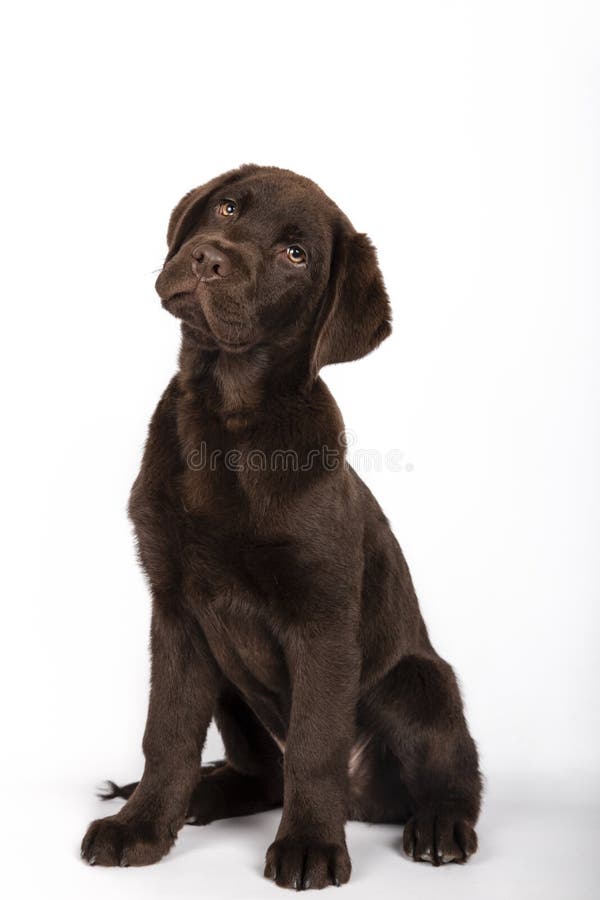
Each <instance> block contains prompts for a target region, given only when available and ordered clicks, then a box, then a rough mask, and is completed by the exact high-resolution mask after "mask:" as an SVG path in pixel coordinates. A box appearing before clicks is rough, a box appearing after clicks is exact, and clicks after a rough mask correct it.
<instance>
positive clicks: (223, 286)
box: [156, 165, 390, 376]
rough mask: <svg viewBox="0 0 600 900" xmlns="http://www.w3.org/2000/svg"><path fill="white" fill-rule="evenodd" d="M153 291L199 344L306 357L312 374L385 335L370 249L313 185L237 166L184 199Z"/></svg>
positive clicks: (270, 170) (381, 290) (282, 173)
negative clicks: (271, 350)
mask: <svg viewBox="0 0 600 900" xmlns="http://www.w3.org/2000/svg"><path fill="white" fill-rule="evenodd" d="M167 243H168V253H167V258H166V261H165V264H164V267H163V269H162V271H161V273H160V275H159V277H158V279H157V282H156V289H157V291H158V293H159V295H160V297H161V299H162V302H163V305H164V306H165V308H166V309H168V310H169V312H171V313H172V314H173V315H175V316H177V317H179V318H181V319H183V320H184V321H185V322H186V323H187V324H188V325H189V326H191V327H192V328H193V329H194V332H195V334H196V337H197V338H198V340H199V341H200V342H201V343H203V344H204V345H205V346H207V347H210V348H214V349H221V350H223V351H225V352H230V353H243V352H246V351H248V350H250V349H251V348H253V347H256V346H258V345H265V344H266V345H271V346H276V347H279V348H281V349H283V350H286V351H288V352H297V351H300V352H303V351H305V353H306V358H307V361H308V364H309V366H310V371H311V374H312V375H313V376H314V375H316V373H317V372H318V371H319V369H320V368H321V367H322V366H324V365H327V364H328V363H335V362H344V361H346V360H351V359H357V358H359V357H361V356H364V355H365V354H366V353H368V352H369V351H370V350H373V349H374V348H375V347H376V346H377V345H378V344H379V343H380V342H381V341H382V340H383V339H384V338H385V337H387V335H388V334H389V333H390V308H389V302H388V298H387V294H386V291H385V287H384V284H383V279H382V276H381V272H380V270H379V266H378V264H377V258H376V254H375V249H374V247H373V246H372V244H371V243H370V241H369V239H368V238H367V236H366V235H364V234H359V233H357V232H356V231H355V229H354V228H353V227H352V225H351V224H350V222H349V220H348V219H347V217H346V216H345V215H344V214H343V213H342V212H341V210H340V209H338V207H337V206H336V205H335V204H334V203H333V201H332V200H330V199H329V197H327V195H326V194H324V193H323V191H322V190H321V189H320V188H319V187H318V186H317V185H316V184H315V183H314V182H312V181H310V180H309V179H307V178H303V177H301V176H300V175H296V174H294V173H293V172H290V171H288V170H286V169H277V168H274V167H262V166H255V165H246V166H242V167H241V168H239V169H235V170H233V171H230V172H227V173H225V174H224V175H221V176H220V177H218V178H215V179H213V180H212V181H210V182H209V183H208V184H205V185H204V186H203V187H200V188H196V189H195V190H193V191H190V193H189V194H186V196H185V197H183V199H182V200H181V201H180V202H179V203H178V204H177V206H176V207H175V209H174V210H173V213H172V215H171V219H170V222H169V228H168V233H167Z"/></svg>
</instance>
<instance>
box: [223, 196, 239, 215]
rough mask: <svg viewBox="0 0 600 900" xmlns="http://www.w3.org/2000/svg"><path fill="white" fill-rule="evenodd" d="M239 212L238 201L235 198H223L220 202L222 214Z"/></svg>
mask: <svg viewBox="0 0 600 900" xmlns="http://www.w3.org/2000/svg"><path fill="white" fill-rule="evenodd" d="M235 212H237V203H236V202H235V200H221V202H220V203H219V215H220V216H232V215H233V214H234V213H235Z"/></svg>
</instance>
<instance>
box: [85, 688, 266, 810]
mask: <svg viewBox="0 0 600 900" xmlns="http://www.w3.org/2000/svg"><path fill="white" fill-rule="evenodd" d="M215 721H216V724H217V727H218V728H219V731H220V732H221V736H222V738H223V743H224V745H225V757H226V758H225V759H223V760H218V761H217V762H215V763H212V764H208V765H204V766H202V767H201V769H200V777H199V779H198V782H197V784H196V787H195V788H194V791H193V793H192V796H191V798H190V801H189V805H188V809H187V814H186V823H187V824H189V825H207V824H208V823H209V822H213V821H215V819H227V818H231V817H234V816H248V815H251V814H252V813H258V812H263V811H264V810H268V809H274V808H276V807H278V806H281V805H282V803H283V757H282V754H281V751H280V750H279V747H278V746H277V744H276V743H275V741H274V740H273V739H272V737H271V736H270V734H269V733H268V732H267V731H266V729H265V728H264V726H263V725H262V724H261V723H260V722H259V721H258V719H257V718H256V716H255V715H254V713H253V712H252V710H251V709H250V708H249V707H248V706H247V704H246V703H245V702H244V701H243V700H242V698H241V697H240V695H239V694H238V693H237V692H235V691H233V690H232V689H227V690H226V691H224V692H223V693H222V694H221V696H220V697H219V699H218V701H217V705H216V709H215ZM136 787H137V782H133V783H132V784H127V785H123V786H122V787H119V786H118V785H116V784H114V782H108V789H107V790H106V791H105V792H104V793H103V794H102V795H101V796H102V798H103V799H105V800H110V799H112V798H114V797H123V798H125V799H127V798H128V797H130V796H131V795H132V794H133V792H134V791H135V789H136Z"/></svg>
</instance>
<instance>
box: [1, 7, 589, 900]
mask: <svg viewBox="0 0 600 900" xmlns="http://www.w3.org/2000/svg"><path fill="white" fill-rule="evenodd" d="M2 32H3V36H2V45H3V46H2V48H1V53H0V58H1V60H2V66H3V68H4V69H5V71H4V72H3V73H2V83H3V86H4V89H5V101H4V112H3V115H2V125H3V131H4V138H3V153H4V162H3V165H2V181H3V182H4V184H3V187H2V212H3V217H2V218H3V225H2V227H3V234H2V247H3V251H4V252H3V260H4V262H3V267H2V288H3V291H2V294H3V322H4V326H3V328H2V349H1V360H2V368H3V378H2V386H3V389H4V396H3V415H2V423H3V425H4V429H3V432H4V433H3V439H2V453H3V457H4V461H3V465H2V479H3V488H2V499H3V513H4V516H3V521H4V525H5V527H6V535H5V538H4V541H3V548H4V550H5V554H4V555H5V560H4V564H3V569H2V582H3V583H2V587H3V599H4V606H3V609H4V613H3V623H2V625H3V627H2V653H1V665H2V669H3V672H2V690H3V700H2V724H3V732H4V734H3V739H2V753H3V755H5V756H6V760H5V762H4V764H3V768H2V775H3V786H2V790H3V794H4V798H3V799H4V802H3V808H2V815H1V818H2V826H0V827H2V829H3V830H6V834H5V836H4V837H3V838H2V850H3V862H2V870H1V872H0V887H1V889H2V892H3V893H4V894H5V896H9V897H36V896H43V897H45V898H53V897H60V898H67V900H71V898H77V900H79V898H81V897H86V898H88V897H89V898H100V897H102V898H104V897H106V898H125V897H126V898H137V897H142V896H143V897H145V898H147V897H151V898H152V897H158V896H168V897H175V896H177V897H184V898H188V897H189V898H192V897H193V898H196V897H211V898H213V897H214V898H220V897H223V898H232V897H243V898H252V897H275V896H278V894H277V890H278V889H277V888H275V887H274V886H273V885H272V884H269V883H267V882H264V881H263V880H262V878H261V867H262V859H263V855H264V851H265V849H266V847H267V846H268V844H269V843H270V841H271V839H272V837H273V835H274V833H275V830H276V827H277V813H272V814H267V815H263V816H258V817H254V818H248V819H241V820H237V821H231V822H225V823H220V824H215V825H212V826H209V827H208V828H205V829H193V828H186V829H184V831H183V833H182V836H181V838H180V840H179V841H178V843H177V846H176V848H175V850H174V851H173V852H172V853H171V855H170V856H169V857H168V858H167V859H166V860H165V861H163V862H161V863H160V864H159V865H157V866H154V867H150V868H148V869H143V870H135V869H127V870H106V869H104V870H102V869H98V868H95V869H93V868H89V867H86V866H85V865H84V864H83V863H82V862H81V861H80V859H79V857H78V848H79V842H80V839H81V836H82V834H83V832H84V830H85V827H86V825H87V823H88V822H89V821H90V820H91V819H92V818H95V817H97V816H98V815H100V814H102V813H109V812H113V811H114V810H115V809H116V808H118V804H117V803H116V802H115V803H113V804H110V805H109V807H110V808H107V807H106V806H103V807H102V808H101V806H100V803H99V802H98V801H96V800H95V799H94V794H93V791H94V788H95V787H96V786H97V785H98V784H99V783H100V782H101V781H102V779H103V778H105V777H111V778H114V779H115V780H121V781H123V780H124V781H129V780H133V779H134V778H137V777H138V776H139V774H140V772H141V767H142V758H141V751H140V743H141V736H142V731H143V727H144V720H145V707H146V692H147V679H148V654H147V634H148V623H149V603H148V597H147V590H146V586H145V584H144V581H143V578H142V576H141V574H140V572H139V571H138V569H137V568H136V563H135V559H134V552H133V546H132V540H131V536H130V528H129V524H128V522H127V519H126V515H125V506H126V501H127V495H128V491H129V487H130V485H131V482H132V481H133V479H134V477H135V474H136V471H137V466H138V463H139V459H140V453H141V448H142V444H143V440H144V437H145V429H146V424H147V421H148V419H149V417H150V415H151V413H152V410H153V408H154V406H155V404H156V402H157V400H158V397H159V395H160V393H161V391H162V389H163V387H164V385H165V384H166V382H167V380H168V379H169V378H170V376H171V374H172V372H173V371H174V367H175V360H176V352H177V348H178V325H177V323H176V322H175V320H174V319H171V318H170V317H169V316H168V315H167V314H166V313H165V312H163V311H162V310H161V308H160V303H159V301H158V298H157V296H156V295H155V293H154V289H153V283H154V279H155V277H156V274H155V273H156V270H157V269H158V268H159V267H160V265H161V262H162V259H163V255H164V252H165V238H164V236H165V231H166V225H167V219H168V215H169V212H170V210H171V208H172V207H173V206H174V204H175V203H176V201H177V200H178V199H179V197H180V196H181V195H182V194H183V193H184V192H185V191H187V190H188V189H189V188H191V187H194V186H195V185H198V184H201V183H202V182H204V181H206V180H208V179H209V178H211V177H212V176H214V175H216V174H218V173H220V172H222V171H224V170H226V169H228V168H230V167H232V166H236V165H238V164H240V163H242V162H258V163H263V164H275V165H279V166H283V167H287V168H291V169H294V170H296V171H298V172H300V173H302V174H304V175H307V176H309V177H311V178H313V179H314V180H316V181H317V182H318V183H319V184H320V185H321V186H322V187H323V188H324V189H325V191H327V192H328V193H329V194H330V195H331V196H332V197H333V199H334V200H336V201H337V202H338V203H339V205H340V206H341V207H342V208H343V209H344V210H345V211H346V212H347V214H348V215H349V216H350V218H351V219H352V221H353V222H354V224H355V226H356V227H357V228H358V229H359V230H364V231H367V232H368V233H369V234H370V235H371V237H372V239H373V241H374V242H375V244H376V246H377V247H378V249H379V255H380V261H381V266H382V269H383V272H384V275H385V278H386V282H387V286H388V289H389V292H390V295H391V298H392V303H393V309H394V316H395V330H394V334H393V336H392V338H391V339H390V340H388V341H387V342H386V343H385V344H384V345H383V346H382V347H381V349H380V350H378V351H377V352H376V353H375V354H373V355H372V356H371V357H370V358H368V359H366V360H363V361H361V362H357V363H353V364H350V365H344V366H339V367H333V368H331V369H329V370H327V371H326V373H325V378H326V381H327V382H328V384H329V385H330V387H331V388H332V390H333V392H334V394H335V396H336V398H337V399H338V402H339V404H340V406H341V408H342V411H343V413H344V415H345V419H346V424H347V426H348V428H349V429H351V430H352V432H353V433H354V434H355V435H356V441H357V444H356V446H359V447H363V448H374V449H377V450H379V451H381V452H382V453H385V452H386V451H387V450H389V449H392V448H397V449H399V450H401V451H402V452H403V454H404V456H403V460H404V463H408V464H409V465H408V470H407V468H404V469H403V471H401V472H390V471H386V470H385V469H382V470H381V471H371V472H368V471H363V472H362V475H363V477H364V478H365V480H366V481H367V482H368V483H369V485H370V486H371V488H372V489H373V491H374V493H375V494H376V496H377V497H378V498H379V499H380V501H381V502H382V504H383V507H384V509H385V511H386V513H387V514H388V516H389V517H390V519H391V522H392V525H393V527H394V529H395V532H396V534H397V535H398V537H399V540H400V542H401V544H402V546H403V548H404V551H405V554H406V556H407V559H408V562H409V564H410V566H411V569H412V573H413V576H414V579H415V582H416V586H417V589H418V592H419V595H420V598H421V604H422V608H423V611H424V614H425V618H426V621H427V623H428V625H429V629H430V633H431V636H432V639H433V641H434V643H435V645H436V646H437V649H438V650H439V652H440V653H441V654H442V655H443V656H445V657H446V658H447V659H448V660H449V661H451V662H452V663H453V665H454V666H455V668H456V670H457V673H458V675H459V677H460V679H461V682H462V685H463V690H464V695H465V700H466V705H467V712H468V717H469V721H470V725H471V728H472V731H473V733H474V735H475V737H476V739H477V741H478V744H479V747H480V750H481V757H482V766H483V768H484V771H485V773H486V776H487V781H488V787H487V801H486V805H485V809H484V813H483V815H482V818H481V822H480V828H479V833H480V844H481V850H480V852H479V854H478V855H477V856H476V857H475V858H474V859H473V860H472V861H471V862H470V863H469V864H468V866H466V867H458V866H452V867H445V868H444V869H443V870H433V869H431V868H428V867H427V866H425V865H416V864H413V863H410V862H408V860H406V859H405V858H404V857H403V856H402V855H401V853H400V852H399V841H400V831H401V829H399V828H393V827H385V828H383V827H369V826H366V825H351V826H350V827H349V830H348V839H349V847H350V852H351V855H352V856H353V861H354V875H353V880H352V882H351V884H350V885H349V886H348V887H347V888H344V896H348V897H351V896H363V895H364V894H365V893H368V894H369V895H371V896H373V895H375V893H377V895H379V896H389V897H392V896H393V897H396V896H411V897H417V898H429V897H433V896H435V897H448V898H452V897H461V898H475V897H477V898H481V897H485V898H496V897H497V898H506V897H528V898H536V897H540V898H541V897H543V898H546V900H547V898H549V897H557V898H569V900H579V898H584V897H585V898H587V897H592V896H593V895H594V894H595V893H596V891H597V889H598V883H599V882H598V875H599V872H598V862H597V860H598V856H597V853H598V837H599V830H598V826H599V824H600V816H599V812H598V810H599V773H598V753H599V733H600V722H599V713H598V709H599V705H598V699H597V683H598V675H599V672H598V654H597V646H598V637H599V635H598V630H599V629H598V624H599V616H598V588H599V580H600V579H599V572H598V563H597V555H598V545H599V539H600V528H599V513H598V508H599V507H598V501H599V499H600V497H599V494H600V491H599V485H598V458H599V455H600V440H599V433H598V432H599V419H600V416H599V408H598V389H599V387H600V366H599V361H598V357H599V354H598V347H599V337H600V335H599V308H598V301H599V295H600V291H599V288H600V284H599V264H598V249H599V238H600V224H599V211H600V196H599V187H600V181H599V169H598V162H599V159H600V134H599V131H600V126H599V122H600V119H599V99H600V96H599V95H600V71H599V60H600V56H599V49H600V16H599V12H598V5H597V4H594V3H588V4H586V3H581V2H573V0H570V2H563V3H534V2H523V0H521V2H518V3H517V2H515V3H512V2H509V3H507V2H502V3H500V2H498V3H485V2H479V3H477V2H473V3H457V2H439V3H434V2H419V3H417V2H413V3H391V2H390V3H388V2H375V0H371V2H369V3H360V4H359V3H354V2H349V0H345V2H343V3H341V2H336V3H334V2H330V3H325V2H319V3H314V2H306V0H305V2H303V3H296V4H283V3H271V2H262V3H261V2H254V3H249V2H246V3H235V2H229V3H201V2H196V3H186V2H177V0H175V2H169V3H166V2H165V3H162V4H160V3H153V2H145V3H133V2H129V3H128V2H120V3H112V2H103V3H96V4H94V3H75V2H73V3H65V2H53V3H42V2H40V3H27V2H23V3H19V4H18V5H16V4H15V5H13V9H12V11H11V12H9V13H8V14H5V16H4V24H3V28H2ZM374 398H375V399H374ZM219 751H220V745H219V740H218V736H217V735H216V734H212V733H211V735H210V738H209V742H208V746H207V751H206V758H207V759H210V758H213V757H215V756H216V755H218V753H219ZM363 892H364V893H363Z"/></svg>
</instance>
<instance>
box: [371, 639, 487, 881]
mask: <svg viewBox="0 0 600 900" xmlns="http://www.w3.org/2000/svg"><path fill="white" fill-rule="evenodd" d="M361 714H362V715H364V716H365V718H366V719H367V721H368V722H369V724H370V727H372V728H374V729H375V731H376V733H377V734H378V735H380V737H381V740H382V741H383V743H384V744H385V745H387V747H388V748H389V749H390V751H391V752H392V754H393V756H394V757H395V758H396V761H397V766H398V773H399V775H400V779H401V783H402V785H403V786H404V787H405V793H406V797H407V798H408V808H409V809H408V813H409V818H408V822H407V823H406V826H405V829H404V849H405V852H406V853H407V854H408V855H409V856H411V857H412V858H413V859H414V860H417V861H424V862H430V863H433V865H435V866H438V865H440V864H441V863H445V862H466V860H467V859H468V857H469V856H470V855H471V854H472V853H474V852H475V850H476V849H477V836H476V834H475V831H474V825H475V823H476V821H477V817H478V814H479V808H480V802H481V775H480V773H479V767H478V757H477V749H476V747H475V743H474V741H473V739H472V738H471V736H470V734H469V731H468V729H467V724H466V722H465V717H464V713H463V707H462V701H461V697H460V692H459V688H458V684H457V682H456V678H455V676H454V672H453V671H452V669H451V667H450V666H449V665H448V663H446V662H445V661H444V660H443V659H440V658H439V657H438V656H435V655H428V656H417V655H410V656H405V657H404V658H403V659H402V660H401V661H400V662H399V663H398V665H397V666H396V667H395V668H394V669H393V670H392V671H391V672H389V673H388V675H387V676H386V677H385V678H384V679H383V681H382V682H380V684H379V685H377V687H376V688H374V689H373V690H371V691H370V692H369V694H368V695H366V697H364V698H363V700H362V702H361ZM404 805H405V798H403V799H402V800H401V802H400V804H399V806H404ZM404 818H406V815H405V814H404Z"/></svg>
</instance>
